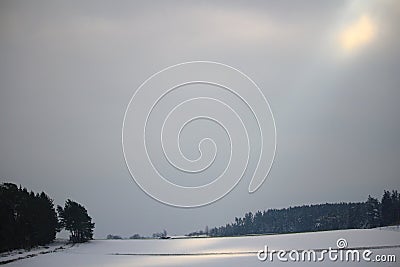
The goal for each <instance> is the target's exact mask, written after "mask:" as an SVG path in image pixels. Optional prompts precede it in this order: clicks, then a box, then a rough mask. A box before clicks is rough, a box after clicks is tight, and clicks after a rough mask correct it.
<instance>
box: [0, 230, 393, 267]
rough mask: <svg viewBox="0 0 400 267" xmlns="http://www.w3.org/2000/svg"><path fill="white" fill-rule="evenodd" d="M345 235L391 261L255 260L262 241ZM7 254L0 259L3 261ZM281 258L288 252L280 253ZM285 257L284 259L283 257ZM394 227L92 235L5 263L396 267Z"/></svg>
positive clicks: (313, 243)
mask: <svg viewBox="0 0 400 267" xmlns="http://www.w3.org/2000/svg"><path fill="white" fill-rule="evenodd" d="M340 238H344V239H346V241H347V243H348V246H347V248H352V249H353V248H354V249H356V248H358V249H359V251H360V252H361V254H362V252H363V251H365V250H367V249H369V250H371V251H372V254H371V256H369V257H370V258H371V259H374V257H375V256H376V255H378V254H379V255H395V257H396V261H397V263H396V262H385V263H381V262H380V263H378V262H372V261H371V262H369V263H366V262H365V261H363V260H361V261H360V262H345V261H340V260H337V261H336V262H335V261H330V260H329V259H328V257H326V259H325V260H324V261H323V262H308V261H306V262H293V261H291V262H289V263H288V262H281V261H279V260H278V259H277V258H276V256H275V258H274V261H273V263H271V262H270V261H269V260H268V259H267V261H264V262H263V261H260V260H258V258H257V251H259V250H262V249H264V247H265V246H268V250H269V251H271V250H272V249H274V250H280V249H282V250H285V251H290V250H299V251H300V252H301V250H310V249H314V250H317V251H321V249H329V247H332V249H336V248H337V244H336V241H337V240H338V239H340ZM8 257H9V256H4V255H3V257H1V258H0V261H4V260H6V259H7V258H8ZM286 258H288V256H287V255H286ZM289 261H290V260H289ZM399 262H400V231H399V230H398V227H392V228H382V229H379V228H377V229H365V230H340V231H330V232H316V233H299V234H286V235H269V236H247V237H226V238H225V237H224V238H197V239H196V238H193V239H167V240H94V241H91V242H89V243H85V244H79V245H75V246H72V247H67V248H65V249H59V250H57V251H55V252H51V253H47V254H38V255H37V256H34V257H29V258H26V259H20V260H17V261H14V262H11V263H7V264H6V265H5V266H9V267H14V266H15V267H17V266H18V267H22V266H32V267H45V266H57V267H68V266H74V267H75V266H107V267H108V266H118V267H125V266H233V267H235V266H262V265H264V266H266V265H271V264H273V265H288V264H291V265H293V266H309V265H313V266H315V265H322V264H324V265H327V266H354V265H357V266H364V265H367V266H399Z"/></svg>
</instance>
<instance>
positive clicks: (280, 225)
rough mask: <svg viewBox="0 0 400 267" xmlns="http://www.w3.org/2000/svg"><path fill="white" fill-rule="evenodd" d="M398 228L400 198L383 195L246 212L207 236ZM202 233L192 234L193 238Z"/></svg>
mask: <svg viewBox="0 0 400 267" xmlns="http://www.w3.org/2000/svg"><path fill="white" fill-rule="evenodd" d="M396 224H400V194H399V193H398V192H397V191H395V190H393V191H392V192H389V191H384V194H383V197H382V199H381V201H379V200H378V199H376V198H373V197H371V196H368V199H367V200H366V201H365V202H358V203H344V202H342V203H332V204H330V203H326V204H318V205H303V206H296V207H289V208H285V209H269V210H266V211H262V212H261V211H257V212H256V213H255V214H253V213H252V212H248V213H246V214H245V215H244V217H242V218H238V217H236V218H235V221H234V222H232V223H228V224H226V225H225V226H221V227H215V228H212V229H210V230H209V231H208V235H210V236H238V235H249V234H278V233H294V232H312V231H326V230H339V229H359V228H374V227H379V226H388V225H396ZM200 232H201V233H204V232H203V231H199V232H193V233H190V234H189V235H197V234H200Z"/></svg>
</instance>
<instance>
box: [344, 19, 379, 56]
mask: <svg viewBox="0 0 400 267" xmlns="http://www.w3.org/2000/svg"><path fill="white" fill-rule="evenodd" d="M375 34H376V26H375V24H374V22H373V21H372V20H371V19H370V18H369V17H368V16H367V15H364V16H362V17H360V18H359V19H358V20H357V21H355V22H353V23H352V24H351V25H349V26H348V27H346V28H345V29H343V31H342V32H341V33H340V34H339V42H340V45H341V47H342V48H343V49H344V50H345V51H354V50H355V49H357V48H359V47H361V46H363V45H364V44H366V43H369V42H370V41H371V40H372V39H373V38H374V37H375Z"/></svg>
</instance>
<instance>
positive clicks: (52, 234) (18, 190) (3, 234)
mask: <svg viewBox="0 0 400 267" xmlns="http://www.w3.org/2000/svg"><path fill="white" fill-rule="evenodd" d="M62 229H66V230H68V231H70V233H71V235H70V240H71V241H72V242H85V241H88V240H90V239H92V237H93V229H94V223H92V218H91V217H90V216H89V215H88V213H87V210H86V209H85V208H84V207H83V206H82V205H80V204H78V203H76V202H74V201H72V200H70V199H68V200H67V201H66V202H65V206H64V207H61V206H58V207H57V211H56V209H55V207H54V203H53V200H52V199H51V198H50V197H49V196H48V195H47V194H46V193H44V192H41V193H36V194H35V193H34V192H33V191H30V192H28V190H27V189H26V188H22V187H21V186H19V187H18V186H17V185H15V184H13V183H2V184H0V252H3V251H8V250H12V249H17V248H25V249H27V248H31V247H34V246H37V245H45V244H48V243H50V242H52V241H54V239H55V238H56V233H57V232H59V231H61V230H62Z"/></svg>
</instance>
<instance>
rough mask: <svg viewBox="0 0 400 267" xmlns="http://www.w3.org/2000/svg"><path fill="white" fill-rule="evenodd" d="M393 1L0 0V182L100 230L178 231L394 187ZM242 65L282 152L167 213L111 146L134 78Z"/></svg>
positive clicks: (399, 169) (117, 142)
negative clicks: (264, 172)
mask: <svg viewBox="0 0 400 267" xmlns="http://www.w3.org/2000/svg"><path fill="white" fill-rule="evenodd" d="M399 20H400V4H399V2H398V1H394V0H393V1H329V2H328V1H296V2H289V1H287V2H285V1H279V2H278V1H274V2H272V1H271V2H268V1H253V2H250V3H248V2H247V1H243V2H236V3H231V2H228V1H227V2H222V1H221V2H218V3H213V2H212V1H210V2H207V1H202V2H199V3H195V2H189V1H163V2H161V1H159V2H155V1H154V2H152V1H149V2H146V3H145V1H143V2H133V1H119V2H118V1H117V2H115V1H112V2H111V1H108V2H100V1H93V2H92V1H84V2H82V1H64V2H57V1H48V2H47V1H35V2H31V1H1V2H0V179H1V181H2V182H3V181H10V182H14V183H17V184H22V185H23V186H26V187H28V188H29V189H32V190H35V191H40V190H44V191H46V192H47V193H48V194H49V195H50V196H52V197H53V198H54V199H55V202H56V204H62V203H63V202H64V200H65V199H66V198H71V199H74V200H76V201H78V202H80V203H82V204H84V205H85V206H86V207H87V208H88V210H89V213H90V214H91V215H92V217H93V218H94V220H95V222H96V230H95V236H96V237H104V236H105V235H106V234H108V233H114V234H121V235H124V236H129V235H130V234H133V233H136V232H138V233H142V234H151V233H152V232H155V231H160V230H162V229H163V228H165V229H167V230H168V231H169V232H170V233H176V234H183V233H187V232H189V231H192V230H196V229H203V228H204V227H205V225H208V226H209V227H213V226H217V225H221V224H225V223H226V222H229V221H231V220H232V219H233V218H234V217H235V216H242V215H243V213H244V212H247V211H256V210H259V209H268V208H275V207H287V206H289V205H297V204H307V203H321V202H329V201H363V200H364V199H365V198H366V197H367V196H368V194H372V195H374V196H377V197H380V196H381V194H382V192H383V190H384V189H396V188H397V189H399V188H400V179H399V174H400V164H399V158H400V142H399V141H400V140H399V136H400V121H399V114H400V105H399V104H398V101H399V99H400V89H399V85H400V76H399V69H400V51H399V50H400V49H399V47H400V32H399V27H398V25H400V21H399ZM191 60H212V61H217V62H222V63H225V64H228V65H231V66H233V67H235V68H238V69H240V70H241V71H243V72H245V73H246V74H247V75H249V76H250V77H251V78H252V79H253V80H254V81H255V82H256V83H257V84H258V85H259V86H260V88H261V90H262V91H263V92H264V94H265V95H266V97H267V98H268V100H269V102H270V104H271V108H272V110H273V112H274V116H275V119H276V126H277V132H278V150H277V155H276V159H275V163H274V166H273V168H272V171H271V173H270V175H269V177H268V178H267V181H266V182H265V183H264V184H263V186H262V187H261V188H260V189H259V190H258V191H257V192H256V193H254V194H248V193H247V187H248V182H249V180H246V179H245V180H242V181H241V182H240V183H239V185H238V186H237V187H236V188H235V189H234V190H233V191H232V192H231V193H230V194H228V195H227V196H226V197H225V198H223V199H222V200H220V201H217V202H216V203H214V204H213V205H210V206H206V207H202V208H196V209H180V208H173V207H169V206H166V205H163V204H161V203H159V202H156V201H155V200H153V199H152V198H150V197H149V196H147V195H146V194H145V193H143V192H142V191H141V190H140V189H139V187H138V186H137V185H136V184H135V183H134V182H133V181H132V179H131V178H130V175H129V172H128V171H127V169H126V166H125V163H124V159H123V155H122V148H121V126H122V119H123V115H124V112H125V108H126V106H127V104H128V102H129V99H130V98H131V96H132V94H133V93H134V91H135V90H136V89H137V88H138V86H139V85H140V84H141V83H142V82H143V81H144V80H145V79H147V78H148V77H149V76H150V75H152V74H154V73H155V72H157V71H159V70H161V69H163V68H165V67H167V66H170V65H173V64H177V63H180V62H185V61H191Z"/></svg>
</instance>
